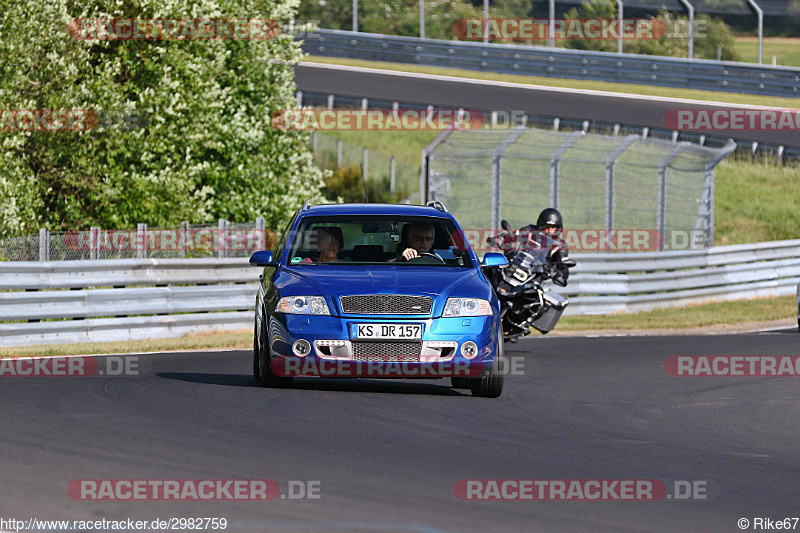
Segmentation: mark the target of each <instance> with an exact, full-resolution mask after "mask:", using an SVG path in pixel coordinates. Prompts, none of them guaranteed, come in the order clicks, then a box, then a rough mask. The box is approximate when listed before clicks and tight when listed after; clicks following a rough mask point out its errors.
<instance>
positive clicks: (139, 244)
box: [136, 224, 148, 259]
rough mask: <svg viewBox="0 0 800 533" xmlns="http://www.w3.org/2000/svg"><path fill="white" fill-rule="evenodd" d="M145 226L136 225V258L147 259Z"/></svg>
mask: <svg viewBox="0 0 800 533" xmlns="http://www.w3.org/2000/svg"><path fill="white" fill-rule="evenodd" d="M147 240H148V239H147V224H136V257H137V258H139V259H145V258H147Z"/></svg>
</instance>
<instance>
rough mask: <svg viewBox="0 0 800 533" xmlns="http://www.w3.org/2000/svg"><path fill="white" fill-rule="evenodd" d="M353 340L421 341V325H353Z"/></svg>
mask: <svg viewBox="0 0 800 533" xmlns="http://www.w3.org/2000/svg"><path fill="white" fill-rule="evenodd" d="M350 338H351V339H359V340H363V339H380V340H387V339H389V340H417V341H418V340H421V339H422V325H421V324H351V326H350Z"/></svg>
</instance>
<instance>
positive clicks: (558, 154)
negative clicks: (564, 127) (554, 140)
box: [550, 119, 584, 209]
mask: <svg viewBox="0 0 800 533" xmlns="http://www.w3.org/2000/svg"><path fill="white" fill-rule="evenodd" d="M556 120H558V119H556ZM583 135H584V132H582V131H573V132H572V133H570V134H569V135H568V136H567V138H566V139H565V140H564V142H562V143H561V144H559V145H558V147H557V148H556V149H555V150H553V153H552V155H551V156H550V207H554V208H556V209H558V190H559V184H558V181H559V177H560V176H561V158H562V157H563V156H564V153H565V152H566V151H567V150H569V149H570V148H571V147H572V145H573V144H575V143H576V142H577V141H578V139H580V138H581V137H582V136H583Z"/></svg>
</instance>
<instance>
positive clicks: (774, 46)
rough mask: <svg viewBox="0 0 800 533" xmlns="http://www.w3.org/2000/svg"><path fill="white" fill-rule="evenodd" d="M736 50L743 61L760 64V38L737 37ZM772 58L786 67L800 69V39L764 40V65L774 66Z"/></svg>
mask: <svg viewBox="0 0 800 533" xmlns="http://www.w3.org/2000/svg"><path fill="white" fill-rule="evenodd" d="M736 50H737V51H738V52H739V56H740V57H741V58H742V61H744V62H746V63H758V37H736ZM772 56H776V58H777V64H778V65H779V66H784V67H800V38H796V37H770V38H768V39H764V58H763V61H764V64H765V65H772Z"/></svg>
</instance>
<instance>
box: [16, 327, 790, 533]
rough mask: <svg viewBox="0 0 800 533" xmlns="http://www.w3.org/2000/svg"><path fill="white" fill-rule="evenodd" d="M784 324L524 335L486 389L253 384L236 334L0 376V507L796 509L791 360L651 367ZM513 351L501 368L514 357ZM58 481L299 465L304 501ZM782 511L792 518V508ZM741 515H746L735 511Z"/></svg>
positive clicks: (436, 515)
mask: <svg viewBox="0 0 800 533" xmlns="http://www.w3.org/2000/svg"><path fill="white" fill-rule="evenodd" d="M798 341H800V334H798V333H797V331H796V330H784V331H777V332H769V333H754V334H746V335H731V336H696V337H606V338H566V337H553V338H549V337H538V338H532V339H525V340H523V341H521V342H519V343H517V344H516V345H512V346H510V347H509V349H507V352H506V353H507V355H508V356H509V357H511V358H512V360H516V361H517V363H515V364H517V365H520V364H521V365H522V375H519V372H518V373H517V374H516V375H511V376H508V377H507V380H506V389H505V392H504V394H503V396H502V397H501V398H499V399H495V400H493V399H479V398H473V397H472V396H470V395H469V393H468V391H464V392H463V393H462V392H461V391H454V390H452V389H450V388H449V387H447V386H445V382H444V381H443V380H429V381H385V380H384V381H381V380H343V381H336V380H315V379H312V378H304V379H302V380H299V382H298V384H297V385H296V386H295V387H294V388H293V389H291V390H279V389H264V388H262V387H260V386H257V385H256V383H255V382H254V381H253V379H252V377H251V376H250V369H251V354H250V353H248V352H244V351H241V352H216V353H166V354H154V355H142V356H139V361H140V363H141V364H142V365H141V366H142V367H143V371H142V374H143V375H142V376H140V377H113V378H111V377H94V378H52V377H37V378H23V377H3V378H0V410H2V418H1V420H2V429H1V430H0V457H2V459H1V460H0V486H2V489H0V494H1V496H0V517H2V518H6V519H8V518H12V517H16V518H19V519H22V518H25V519H27V518H28V517H36V518H40V519H59V520H65V519H75V520H88V519H97V520H99V519H101V518H106V519H124V518H133V519H136V520H144V519H153V518H156V517H158V518H161V519H167V518H170V517H192V516H202V517H225V518H227V520H228V530H232V531H309V530H317V531H419V532H426V533H427V532H430V533H435V532H440V531H552V532H568V531H588V532H595V531H613V532H618V531H658V532H664V531H728V532H732V531H740V529H739V528H738V527H737V520H739V519H740V518H748V519H749V520H750V522H751V524H752V523H753V519H754V518H755V517H763V518H772V519H783V518H786V517H797V516H798V515H800V497H799V496H800V449H799V448H798V436H800V407H799V406H800V392H798V385H800V378H796V377H795V378H792V377H777V378H775V377H772V378H770V377H760V378H755V377H737V378H731V377H693V378H687V377H671V376H669V375H667V373H666V372H665V370H664V362H665V360H666V358H667V357H668V356H670V355H798V354H800V342H798ZM517 368H518V369H519V367H517ZM76 479H273V480H276V481H277V482H278V483H279V485H280V488H281V491H282V492H284V493H286V491H287V487H288V483H289V481H291V480H294V481H298V480H303V481H319V482H320V496H321V498H320V499H314V500H290V499H276V500H273V501H268V502H255V501H239V502H225V501H212V502H196V501H178V502H175V501H80V500H73V499H71V498H70V497H69V496H68V494H67V491H66V488H67V485H68V484H69V482H70V481H71V480H76ZM462 479H550V480H558V479H567V480H569V479H655V480H663V481H664V482H665V483H667V486H668V487H672V486H673V485H672V481H673V480H693V481H701V482H704V483H706V486H707V487H708V489H707V493H708V495H709V497H708V498H707V499H705V500H692V501H676V500H675V499H672V500H666V499H664V500H661V501H622V502H620V501H582V502H568V501H503V502H500V501H480V502H478V501H461V500H458V499H456V498H455V497H454V493H453V486H454V483H456V482H457V481H458V480H462ZM797 527H798V528H799V529H800V525H798V526H797ZM751 528H752V526H751Z"/></svg>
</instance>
